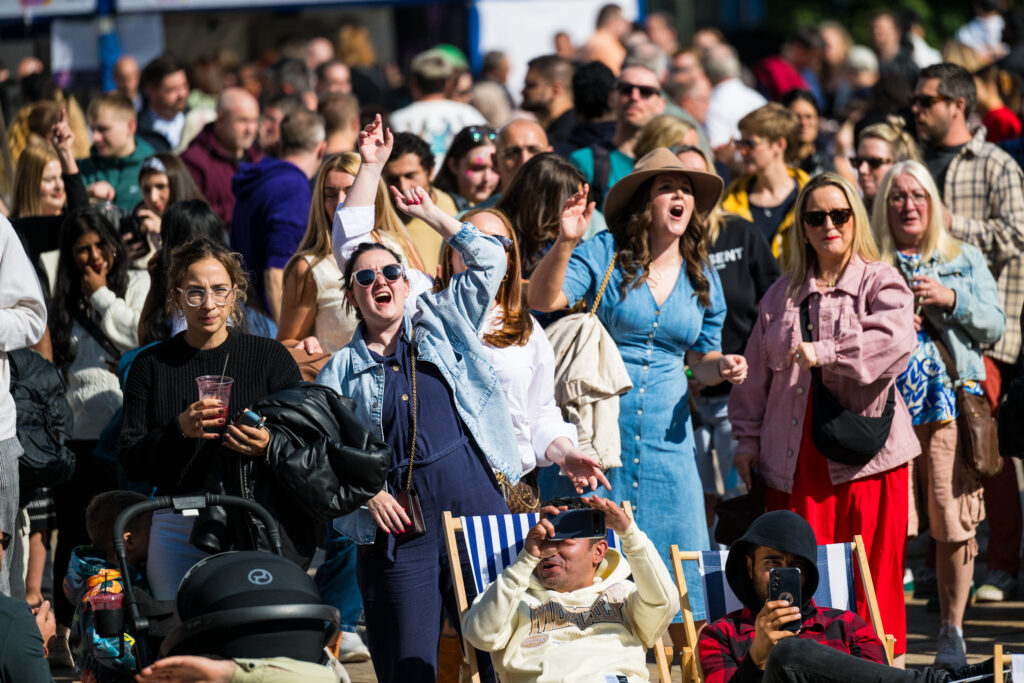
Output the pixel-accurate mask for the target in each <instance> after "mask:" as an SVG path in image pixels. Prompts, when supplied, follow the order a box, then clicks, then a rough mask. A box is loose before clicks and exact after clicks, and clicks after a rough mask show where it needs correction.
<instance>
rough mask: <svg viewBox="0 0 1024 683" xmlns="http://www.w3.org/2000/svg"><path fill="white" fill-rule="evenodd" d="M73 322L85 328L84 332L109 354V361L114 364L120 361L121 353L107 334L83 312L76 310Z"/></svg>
mask: <svg viewBox="0 0 1024 683" xmlns="http://www.w3.org/2000/svg"><path fill="white" fill-rule="evenodd" d="M74 318H75V321H76V322H77V323H78V324H79V325H81V326H82V327H83V328H85V331H86V332H88V333H89V336H90V337H92V338H93V339H95V340H96V343H98V344H99V345H100V346H101V347H103V350H104V351H106V352H107V353H109V354H110V360H112V361H114V362H115V363H116V362H117V361H119V360H121V351H120V350H119V349H118V348H117V346H116V345H115V344H114V342H113V341H111V340H110V337H108V336H107V333H106V332H104V331H103V330H102V329H100V326H99V325H97V324H96V321H95V320H93V319H92V317H90V316H89V315H88V314H87V313H86V312H85V311H83V310H81V309H78V310H77V311H75V315H74Z"/></svg>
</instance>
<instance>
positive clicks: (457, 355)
mask: <svg viewBox="0 0 1024 683" xmlns="http://www.w3.org/2000/svg"><path fill="white" fill-rule="evenodd" d="M449 243H450V244H451V245H452V248H453V249H455V250H456V251H457V252H459V253H460V254H461V255H462V258H463V260H464V261H465V262H466V267H467V270H466V271H465V272H464V273H460V274H459V275H456V276H455V277H453V278H452V281H451V284H450V285H449V286H448V288H447V289H445V290H444V291H441V292H425V293H423V294H421V295H420V296H419V297H418V298H417V300H416V309H415V313H414V314H412V316H410V315H409V314H408V313H407V314H406V316H405V320H404V329H403V331H402V334H403V335H405V338H406V339H408V338H409V334H410V331H411V330H412V328H413V327H414V326H415V328H416V335H415V344H416V358H417V360H421V361H426V362H428V363H433V364H434V365H435V366H437V368H438V369H439V370H440V371H441V374H442V375H444V378H445V381H446V382H447V383H448V386H449V387H450V388H451V390H452V396H453V397H454V399H455V409H456V410H457V411H458V413H459V417H460V418H461V419H462V421H463V423H464V424H465V425H466V428H467V429H469V432H470V433H471V434H472V435H473V438H474V439H475V440H476V443H477V444H478V445H479V446H480V449H481V450H482V451H483V453H484V455H485V456H487V461H488V462H489V463H490V465H491V467H492V468H494V470H495V471H496V472H501V473H502V474H504V475H505V476H506V477H508V478H509V480H510V481H511V482H512V483H515V482H517V481H519V477H520V476H521V475H522V465H521V464H520V462H519V453H518V451H517V450H516V437H515V432H514V431H513V428H512V419H511V417H510V416H509V409H508V407H507V405H506V404H505V397H504V394H503V393H502V391H501V386H500V385H499V384H498V379H497V376H496V375H495V374H494V369H493V368H492V367H491V364H490V362H489V361H488V360H487V354H486V352H485V351H484V349H483V346H482V345H481V342H480V338H479V332H480V329H481V326H482V325H483V324H484V321H485V319H486V317H487V312H488V311H489V310H490V308H491V302H493V301H494V297H495V295H496V294H497V291H498V287H499V286H501V278H502V277H503V276H504V274H505V266H506V263H507V261H506V257H505V250H504V249H503V248H502V246H501V245H500V244H499V243H498V241H497V240H496V239H494V238H492V237H488V236H485V235H482V234H481V233H480V232H479V231H478V230H477V229H476V228H475V227H474V226H473V225H472V224H471V223H463V225H462V230H460V231H459V232H458V233H457V234H456V235H454V236H453V237H451V238H450V240H449ZM363 329H364V325H360V326H359V327H358V328H357V329H356V332H355V335H354V336H353V337H352V341H351V342H349V344H348V346H346V347H345V348H343V349H341V350H340V351H338V352H337V353H335V354H334V356H333V357H332V358H331V360H330V361H328V362H327V365H325V366H324V368H323V370H321V371H320V375H319V376H318V377H317V379H316V381H317V383H318V384H324V385H327V386H329V387H331V388H333V389H335V390H337V391H338V392H340V393H341V394H342V395H343V396H350V397H352V398H354V399H355V400H356V405H357V411H358V413H359V415H360V417H361V418H362V419H363V420H365V421H366V423H367V424H369V425H372V426H373V427H374V428H375V429H376V430H377V435H378V436H379V437H380V438H382V439H383V438H384V429H383V427H382V425H381V415H382V412H383V408H382V406H381V403H382V399H383V396H384V367H383V366H382V365H381V364H379V363H377V361H375V360H374V359H373V357H372V356H371V355H370V351H369V349H367V348H366V342H365V341H363ZM335 528H337V529H338V530H339V531H341V532H342V533H343V534H345V535H346V536H348V537H349V538H351V539H352V540H354V541H356V542H357V543H361V544H366V543H373V540H374V537H375V535H376V531H377V525H376V524H375V523H374V522H373V519H372V518H371V516H370V514H369V510H368V509H367V508H365V507H363V508H360V509H359V510H358V511H356V512H354V513H352V514H351V515H346V516H345V517H342V518H340V519H338V520H335Z"/></svg>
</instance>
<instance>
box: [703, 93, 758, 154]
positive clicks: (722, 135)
mask: <svg viewBox="0 0 1024 683" xmlns="http://www.w3.org/2000/svg"><path fill="white" fill-rule="evenodd" d="M766 104H768V100H766V99H765V98H764V96H763V95H762V94H761V93H759V92H757V91H756V90H754V89H753V88H748V87H747V86H746V85H744V84H743V81H741V80H740V79H738V78H729V79H727V80H724V81H722V82H721V83H719V84H718V85H716V86H715V87H714V88H712V89H711V97H710V98H709V100H708V115H707V118H706V119H705V123H704V126H705V128H707V131H708V142H709V143H710V144H711V147H712V148H715V147H721V146H722V145H724V144H726V143H728V142H729V141H730V140H733V139H735V138H738V137H739V136H740V129H739V126H738V125H737V124H738V123H739V122H740V119H742V118H743V117H744V116H746V115H747V114H749V113H750V112H752V111H754V110H755V109H757V108H758V107H762V106H764V105H766Z"/></svg>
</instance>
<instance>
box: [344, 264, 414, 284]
mask: <svg viewBox="0 0 1024 683" xmlns="http://www.w3.org/2000/svg"><path fill="white" fill-rule="evenodd" d="M377 273H380V274H381V275H383V276H384V279H385V280H387V281H388V282H396V281H398V279H399V278H401V277H403V276H404V275H405V268H403V267H402V265H401V264H398V263H389V264H388V265H386V266H384V267H383V268H381V269H380V270H379V271H378V270H374V269H373V268H364V269H363V270H357V271H356V272H354V273H352V280H354V281H355V282H358V283H359V285H360V286H362V287H369V286H370V285H372V284H373V283H374V282H376V280H377ZM349 286H351V284H350V285H349Z"/></svg>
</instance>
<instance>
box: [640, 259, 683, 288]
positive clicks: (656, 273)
mask: <svg viewBox="0 0 1024 683" xmlns="http://www.w3.org/2000/svg"><path fill="white" fill-rule="evenodd" d="M676 263H678V261H672V262H671V263H669V264H668V265H670V266H674V265H675V264H676ZM650 269H651V273H649V274H648V276H647V279H648V280H650V279H651V275H653V276H654V283H655V284H657V283H659V282H661V279H662V278H663V277H664V275H662V274H661V271H660V270H658V269H657V268H656V267H655V265H654V262H653V261H651V263H650Z"/></svg>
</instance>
